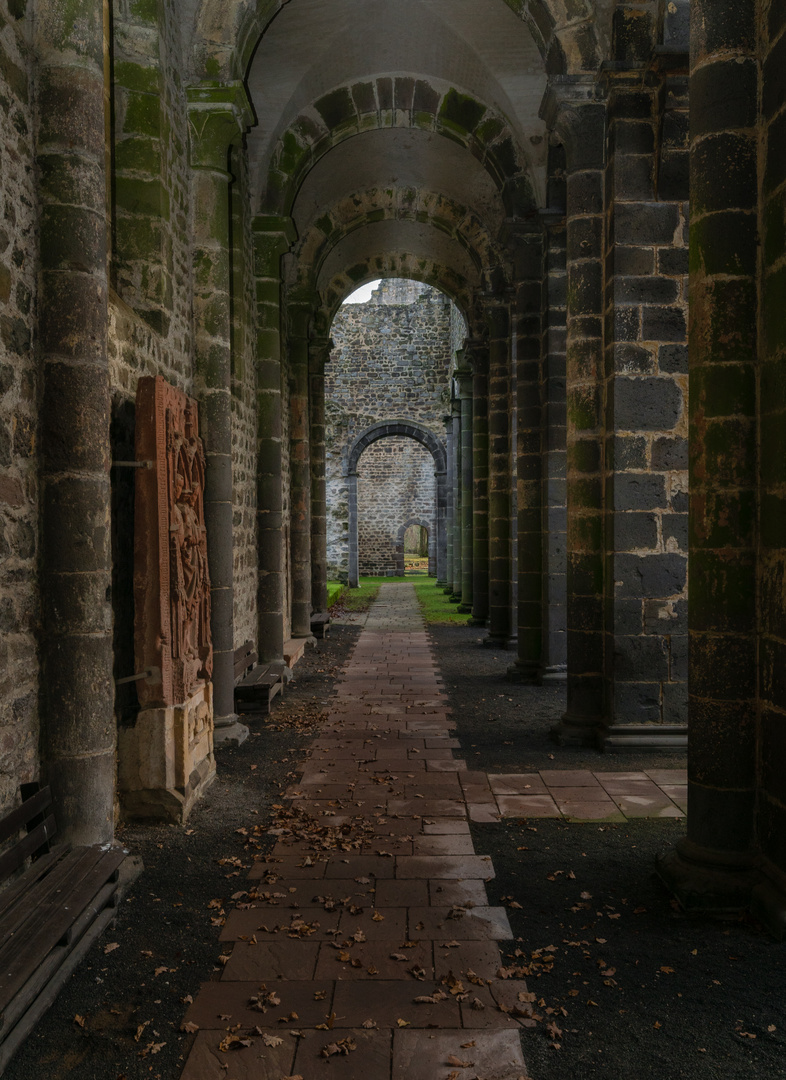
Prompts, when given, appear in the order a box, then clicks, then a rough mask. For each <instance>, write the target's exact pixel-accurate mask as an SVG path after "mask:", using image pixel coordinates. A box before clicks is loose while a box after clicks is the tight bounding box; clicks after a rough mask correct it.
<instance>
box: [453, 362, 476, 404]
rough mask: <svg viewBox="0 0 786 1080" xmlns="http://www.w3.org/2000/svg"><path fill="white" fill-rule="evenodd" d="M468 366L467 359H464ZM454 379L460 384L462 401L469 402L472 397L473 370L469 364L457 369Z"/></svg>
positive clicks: (459, 389)
mask: <svg viewBox="0 0 786 1080" xmlns="http://www.w3.org/2000/svg"><path fill="white" fill-rule="evenodd" d="M464 362H465V364H466V357H465V358H464ZM453 378H454V379H455V380H456V382H457V384H458V392H459V397H460V398H461V400H462V401H463V400H465V399H466V400H469V399H470V398H471V397H472V368H471V367H470V366H469V364H466V366H465V367H460V368H456V370H455V371H454V372H453Z"/></svg>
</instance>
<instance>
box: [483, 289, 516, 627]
mask: <svg viewBox="0 0 786 1080" xmlns="http://www.w3.org/2000/svg"><path fill="white" fill-rule="evenodd" d="M486 319H487V323H488V328H489V376H488V402H489V412H488V439H489V466H488V468H489V478H488V519H489V622H488V627H489V636H488V638H487V642H488V644H489V645H493V646H495V647H497V648H507V647H508V646H509V644H510V643H511V640H512V638H513V636H514V634H513V626H512V618H511V614H512V612H511V584H512V582H511V579H512V563H511V535H510V534H511V529H510V505H511V503H510V500H511V475H512V471H511V470H512V454H511V450H512V448H511V416H510V411H511V410H510V311H509V306H508V302H507V301H506V300H505V301H500V300H496V301H493V302H491V303H489V304H488V307H487V312H486Z"/></svg>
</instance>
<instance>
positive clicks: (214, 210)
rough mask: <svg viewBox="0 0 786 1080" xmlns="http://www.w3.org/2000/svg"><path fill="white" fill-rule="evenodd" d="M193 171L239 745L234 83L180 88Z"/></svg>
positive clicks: (221, 630) (205, 407)
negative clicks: (232, 168)
mask: <svg viewBox="0 0 786 1080" xmlns="http://www.w3.org/2000/svg"><path fill="white" fill-rule="evenodd" d="M186 92H187V97H188V119H189V138H190V160H191V167H192V169H193V183H192V198H193V207H194V211H193V229H194V265H195V268H196V270H195V274H194V329H195V334H194V338H195V349H196V358H195V359H196V373H195V376H196V377H195V380H194V382H195V388H196V391H197V397H198V398H199V402H200V421H201V428H202V431H203V438H204V444H205V457H206V461H207V468H206V474H205V524H206V527H207V544H208V564H209V567H210V606H211V616H210V626H211V633H212V638H213V709H214V721H215V741H216V742H217V743H220V742H224V741H227V740H232V741H236V742H242V741H243V739H245V738H246V736H247V735H248V728H246V727H245V726H244V725H243V724H239V723H238V721H237V716H236V714H235V701H234V688H235V670H234V648H235V642H234V585H233V577H234V546H233V537H232V516H233V496H232V383H231V379H232V352H231V301H230V298H231V281H230V276H231V275H230V263H231V257H230V191H229V188H230V184H231V182H232V176H231V174H230V173H229V172H227V162H228V159H229V149H230V147H231V146H232V145H233V144H234V143H237V142H239V141H240V139H241V138H242V136H243V134H244V132H245V130H246V128H247V127H248V126H249V124H250V123H251V122H252V119H253V113H252V111H251V106H250V105H249V102H248V98H247V97H246V92H245V88H244V87H243V84H242V83H240V82H234V83H228V84H217V83H216V84H214V83H201V84H199V85H196V86H190V87H188V88H187V91H186Z"/></svg>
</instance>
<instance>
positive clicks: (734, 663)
mask: <svg viewBox="0 0 786 1080" xmlns="http://www.w3.org/2000/svg"><path fill="white" fill-rule="evenodd" d="M755 14H756V5H755V3H754V2H753V0H742V2H741V3H739V4H738V5H736V7H735V18H734V20H733V21H732V22H729V21H727V20H728V11H727V9H726V7H725V6H723V5H715V4H712V3H709V2H707V0H697V2H695V3H694V4H692V6H691V30H692V33H691V42H692V48H691V101H690V126H691V153H690V170H691V173H690V185H691V204H692V205H691V218H692V220H691V236H690V247H691V259H690V264H691V277H690V292H691V303H690V335H689V360H690V488H691V499H690V510H689V515H690V539H691V550H690V559H691V597H690V609H689V637H690V652H689V657H690V659H689V687H690V704H689V708H690V726H689V732H688V840H687V842H685V843H683V844H681V845H679V846H678V852H679V855H678V856H676V857H674V858H672V859H671V861H670V863H669V865H668V867H667V873H666V876H667V877H668V878H669V879H670V884H672V885H673V887H675V889H676V891H677V893H678V895H680V896H681V899H683V902H684V903H685V904H686V905H688V906H693V907H710V908H712V907H715V908H718V907H739V906H742V905H743V904H744V903H745V902H746V900H747V893H748V892H749V889H750V881H749V879H748V875H747V874H746V870H747V869H748V868H749V866H750V865H751V863H752V861H753V850H754V844H755V825H754V812H755V801H756V800H755V794H756V792H755V788H756V760H755V739H756V706H755V696H756V690H757V686H756V636H755V629H756V606H755V605H756V596H757V588H756V586H757V582H756V562H755V545H756V534H755V526H756V515H755V512H754V511H753V509H752V508H753V507H754V506H755V488H756V477H757V467H756V459H757V453H756V440H757V432H756V422H755V402H756V374H757V372H756V357H757V318H756V314H757V313H756V272H757V250H756V245H757V216H756V213H755V210H756V207H757V186H756V182H755V177H756V159H757V131H756V128H755V126H753V125H752V123H751V121H750V119H749V107H750V108H752V106H749V104H748V97H747V96H746V95H749V96H750V97H751V100H755V93H756V91H755V87H756V85H757V49H756V20H755ZM730 86H734V87H740V88H741V89H740V90H739V93H740V95H741V96H740V98H739V108H734V109H731V110H730V109H729V108H728V107H726V103H727V102H728V101H729V100H731V99H730V97H729V87H730ZM743 87H745V88H747V89H746V90H745V91H744V92H743V89H742V88H743ZM729 161H735V162H737V168H738V169H742V168H745V169H746V173H745V177H746V181H745V183H744V184H742V183H735V184H734V185H729V184H728V182H727V175H728V162H729ZM743 163H745V164H743ZM719 871H723V874H721V873H719Z"/></svg>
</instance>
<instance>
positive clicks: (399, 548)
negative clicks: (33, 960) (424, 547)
mask: <svg viewBox="0 0 786 1080" xmlns="http://www.w3.org/2000/svg"><path fill="white" fill-rule="evenodd" d="M410 525H419V526H420V527H421V529H425V530H426V535H427V536H428V572H429V577H435V576H436V573H437V545H436V537H435V536H434V529H433V528H432V526H431V523H430V522H428V521H424V520H423V518H419V517H413V518H408V519H407V520H406V521H405V522H404V524H403V525H402V526H401V527H400V528H399V530H398V535H397V536H396V551H395V563H396V576H397V577H404V575H405V571H406V566H405V563H404V536H405V535H406V532H407V529H408V528H409V527H410ZM399 571H400V572H399Z"/></svg>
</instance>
